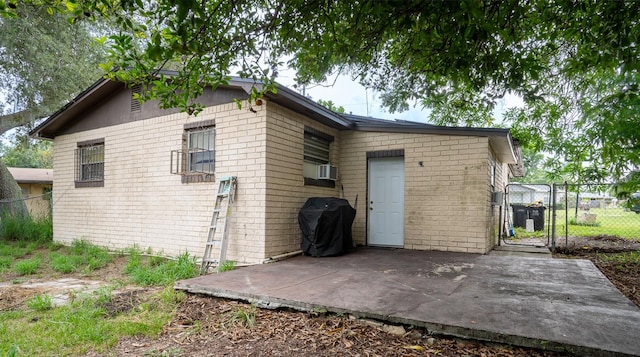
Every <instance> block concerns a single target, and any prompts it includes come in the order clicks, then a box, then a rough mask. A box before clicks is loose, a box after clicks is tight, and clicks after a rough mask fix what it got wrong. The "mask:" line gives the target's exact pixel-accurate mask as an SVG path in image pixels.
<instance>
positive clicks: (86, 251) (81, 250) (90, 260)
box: [49, 240, 113, 273]
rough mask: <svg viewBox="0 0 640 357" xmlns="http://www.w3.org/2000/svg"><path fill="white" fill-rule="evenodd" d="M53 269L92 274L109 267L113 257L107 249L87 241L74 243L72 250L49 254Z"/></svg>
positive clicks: (63, 271)
mask: <svg viewBox="0 0 640 357" xmlns="http://www.w3.org/2000/svg"><path fill="white" fill-rule="evenodd" d="M49 258H50V260H51V267H52V268H53V270H55V271H58V272H61V273H72V272H77V271H80V270H83V271H85V272H91V271H94V270H96V269H99V268H102V267H104V266H105V265H107V264H108V263H109V262H110V261H111V260H113V257H112V256H111V255H110V254H109V251H108V250H107V249H106V248H102V247H99V246H96V245H94V244H91V243H89V242H87V241H85V240H75V241H73V243H72V245H71V248H69V249H60V252H52V253H49Z"/></svg>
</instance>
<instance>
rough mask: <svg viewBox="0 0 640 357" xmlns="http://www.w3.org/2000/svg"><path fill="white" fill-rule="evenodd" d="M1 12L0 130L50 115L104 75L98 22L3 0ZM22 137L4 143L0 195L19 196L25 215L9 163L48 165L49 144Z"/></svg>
mask: <svg viewBox="0 0 640 357" xmlns="http://www.w3.org/2000/svg"><path fill="white" fill-rule="evenodd" d="M6 10H10V12H9V13H7V12H6ZM0 14H4V15H5V16H0V134H2V133H5V132H6V131H8V130H10V129H13V128H16V127H20V126H23V125H27V124H31V123H34V121H35V120H36V119H40V118H43V117H45V116H47V115H50V114H51V113H53V112H54V111H55V110H56V109H58V108H60V107H61V106H62V105H64V104H65V103H66V102H67V101H69V100H70V99H72V98H73V96H74V95H75V94H77V93H79V92H80V91H82V90H84V89H85V88H86V87H88V86H89V85H90V84H91V83H92V82H93V81H95V80H96V79H98V78H100V76H101V75H103V74H104V72H103V71H102V70H101V69H100V68H99V66H98V64H99V63H102V62H104V61H106V57H105V56H104V55H105V54H106V53H105V51H103V50H102V49H101V47H100V46H99V45H98V44H97V43H96V42H95V40H94V37H95V36H96V35H97V34H98V33H99V32H98V29H99V23H91V24H89V23H86V24H81V25H73V24H71V23H70V22H69V21H68V18H67V16H65V15H63V14H60V13H54V12H53V11H47V9H46V8H45V7H37V6H33V4H26V3H24V2H15V1H13V2H6V1H0ZM7 15H10V16H7ZM18 137H19V138H21V139H20V140H18V143H16V145H15V146H14V147H13V148H4V147H3V148H2V149H3V150H2V155H3V160H2V161H0V198H1V199H3V200H11V199H13V200H16V201H15V202H16V207H15V211H14V212H15V213H18V214H25V212H27V211H26V207H25V206H24V204H22V207H17V206H18V205H19V204H18V202H20V203H21V201H19V199H20V198H21V196H22V194H21V190H20V188H19V187H18V185H17V183H16V182H15V180H14V179H13V177H12V176H11V174H10V173H9V172H8V170H7V169H6V167H5V165H14V166H22V167H34V166H35V167H42V166H50V165H51V161H52V160H51V159H52V158H51V153H50V151H51V150H50V148H51V145H50V143H32V142H31V141H30V139H29V138H28V137H27V136H26V134H25V135H20V136H18Z"/></svg>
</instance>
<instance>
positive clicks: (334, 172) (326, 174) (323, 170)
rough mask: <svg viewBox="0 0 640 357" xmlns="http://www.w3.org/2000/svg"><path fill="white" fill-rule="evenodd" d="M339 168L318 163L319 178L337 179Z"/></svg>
mask: <svg viewBox="0 0 640 357" xmlns="http://www.w3.org/2000/svg"><path fill="white" fill-rule="evenodd" d="M337 179H338V168H337V167H336V166H331V165H328V164H327V165H318V180H334V181H335V180H337Z"/></svg>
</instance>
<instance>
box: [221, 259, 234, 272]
mask: <svg viewBox="0 0 640 357" xmlns="http://www.w3.org/2000/svg"><path fill="white" fill-rule="evenodd" d="M235 268H236V262H234V261H233V260H225V261H224V262H222V264H220V266H219V267H218V273H222V272H225V271H230V270H233V269H235Z"/></svg>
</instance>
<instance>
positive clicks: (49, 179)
mask: <svg viewBox="0 0 640 357" xmlns="http://www.w3.org/2000/svg"><path fill="white" fill-rule="evenodd" d="M7 169H9V172H11V175H12V176H13V178H14V179H15V180H16V182H17V183H18V186H20V188H21V189H22V198H23V199H24V200H25V203H26V205H27V209H28V210H29V213H30V214H31V216H32V217H46V216H49V215H50V214H51V188H52V187H53V170H51V169H31V168H22V167H7Z"/></svg>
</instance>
